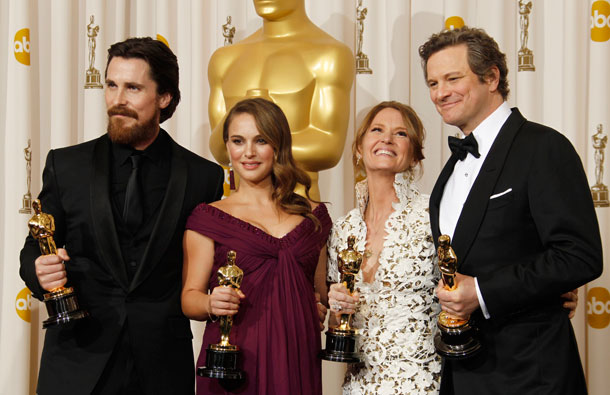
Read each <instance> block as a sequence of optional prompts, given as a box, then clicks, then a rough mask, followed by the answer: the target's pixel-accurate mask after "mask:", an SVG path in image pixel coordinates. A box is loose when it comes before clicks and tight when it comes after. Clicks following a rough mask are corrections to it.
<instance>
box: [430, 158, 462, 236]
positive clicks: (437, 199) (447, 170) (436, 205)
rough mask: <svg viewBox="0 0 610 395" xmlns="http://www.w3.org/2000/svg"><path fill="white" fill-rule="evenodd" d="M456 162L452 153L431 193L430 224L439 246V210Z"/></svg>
mask: <svg viewBox="0 0 610 395" xmlns="http://www.w3.org/2000/svg"><path fill="white" fill-rule="evenodd" d="M456 162H457V158H456V156H455V155H451V156H450V157H449V160H448V161H447V163H445V167H443V170H442V171H441V174H440V175H439V176H438V179H437V180H436V183H435V184H434V188H433V189H432V194H431V195H430V203H429V205H430V226H431V228H432V237H433V238H434V245H436V246H437V247H438V237H439V236H440V234H441V230H440V225H439V210H440V206H441V198H442V197H443V191H444V190H445V184H447V180H449V176H450V175H451V173H453V168H454V167H455V163H456Z"/></svg>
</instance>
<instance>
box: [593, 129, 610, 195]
mask: <svg viewBox="0 0 610 395" xmlns="http://www.w3.org/2000/svg"><path fill="white" fill-rule="evenodd" d="M592 138H593V148H595V185H593V186H592V187H591V194H592V195H593V204H595V206H596V207H608V206H610V200H609V199H608V187H607V186H606V185H604V183H603V181H604V159H605V157H604V156H605V154H604V151H605V149H606V144H607V143H608V136H607V135H606V134H605V133H604V132H603V126H602V125H601V124H599V125H597V133H595V134H594V135H593V137H592Z"/></svg>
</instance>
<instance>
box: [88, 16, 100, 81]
mask: <svg viewBox="0 0 610 395" xmlns="http://www.w3.org/2000/svg"><path fill="white" fill-rule="evenodd" d="M99 32H100V27H99V26H98V25H96V24H95V22H94V17H93V15H91V16H90V17H89V24H88V25H87V44H88V47H89V68H88V69H87V71H86V81H85V89H91V88H97V89H102V84H101V83H100V72H99V70H97V69H96V68H95V48H96V47H97V42H96V39H97V35H98V33H99Z"/></svg>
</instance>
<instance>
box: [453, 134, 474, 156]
mask: <svg viewBox="0 0 610 395" xmlns="http://www.w3.org/2000/svg"><path fill="white" fill-rule="evenodd" d="M449 148H450V149H451V152H452V153H453V155H455V157H456V158H458V159H459V160H464V159H466V155H468V153H469V152H470V153H471V154H472V155H473V156H474V157H475V158H479V157H480V156H481V154H479V144H477V140H476V139H475V138H474V135H473V134H472V133H470V134H469V135H468V136H466V137H465V138H463V139H459V138H457V137H453V136H449Z"/></svg>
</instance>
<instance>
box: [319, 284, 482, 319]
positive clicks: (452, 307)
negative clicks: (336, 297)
mask: <svg viewBox="0 0 610 395" xmlns="http://www.w3.org/2000/svg"><path fill="white" fill-rule="evenodd" d="M455 281H456V283H457V284H458V285H457V288H456V289H455V290H453V291H448V290H447V289H445V283H444V282H443V280H442V279H441V280H440V281H439V283H438V286H437V287H436V295H437V296H438V300H439V302H440V304H441V307H442V309H443V310H444V311H446V312H447V313H449V314H451V315H452V316H454V317H457V318H461V319H467V318H468V317H469V316H470V314H472V312H473V311H475V310H476V309H478V308H479V299H478V298H477V290H476V286H475V284H474V277H470V276H466V275H463V274H460V273H456V277H455ZM331 306H332V305H331Z"/></svg>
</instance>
